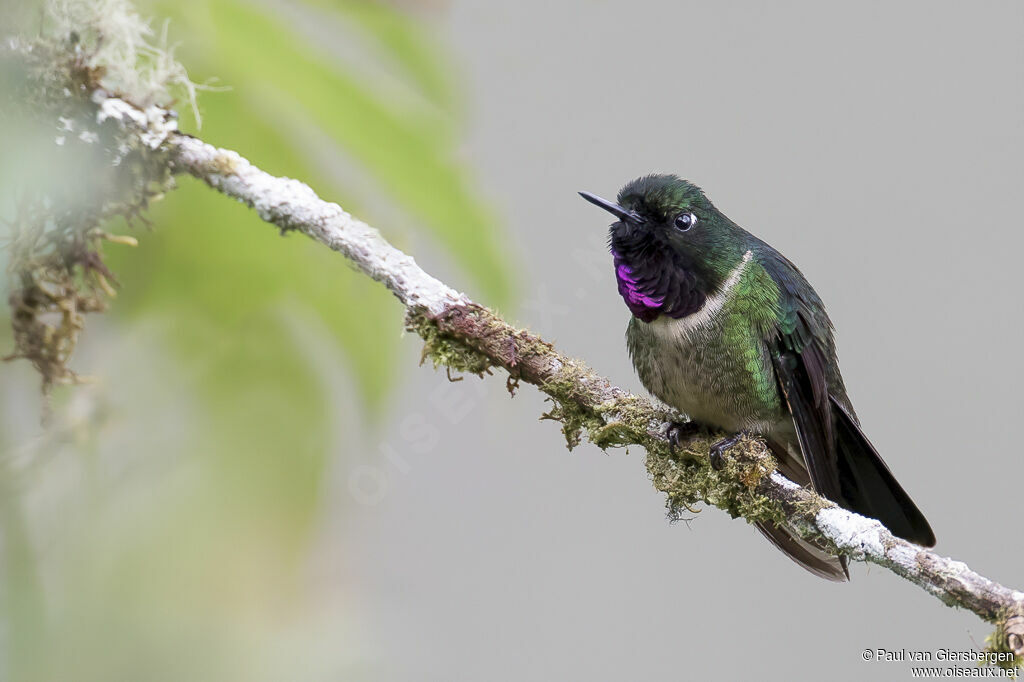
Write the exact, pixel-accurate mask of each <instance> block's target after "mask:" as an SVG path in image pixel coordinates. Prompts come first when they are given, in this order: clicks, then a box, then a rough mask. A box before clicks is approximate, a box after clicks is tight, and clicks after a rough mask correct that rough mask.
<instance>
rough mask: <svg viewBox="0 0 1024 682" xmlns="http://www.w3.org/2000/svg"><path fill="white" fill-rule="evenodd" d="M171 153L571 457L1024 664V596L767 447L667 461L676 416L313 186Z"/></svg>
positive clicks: (217, 158)
mask: <svg viewBox="0 0 1024 682" xmlns="http://www.w3.org/2000/svg"><path fill="white" fill-rule="evenodd" d="M168 146H169V148H170V149H171V150H172V158H173V161H172V167H173V169H174V170H175V171H177V172H187V173H190V174H192V175H194V176H195V177H197V178H199V179H201V180H203V181H205V182H206V183H207V184H208V185H210V187H212V188H214V189H216V190H218V191H220V192H223V193H224V194H226V195H228V196H231V197H233V198H235V199H237V200H239V201H242V202H244V203H246V204H248V205H249V206H252V207H253V208H255V209H256V210H257V211H258V212H259V214H260V217H261V218H263V219H264V220H266V221H268V222H271V223H273V224H275V225H277V226H278V227H279V228H280V229H281V230H283V231H293V230H294V231H298V232H302V233H304V234H306V235H307V236H309V237H311V238H313V239H315V240H317V241H318V242H320V243H322V244H324V245H325V246H327V247H329V248H331V249H333V250H335V251H339V252H341V253H343V254H344V255H345V256H347V257H348V258H349V259H351V260H352V261H353V262H354V263H355V264H356V266H357V267H359V268H360V269H361V270H362V271H363V272H365V273H366V274H367V275H369V276H370V277H372V278H374V279H375V280H377V281H379V282H381V283H382V284H384V285H385V286H387V287H388V289H390V290H391V291H392V293H394V294H395V296H396V297H397V298H398V299H399V300H400V301H401V302H402V303H403V305H405V307H406V328H407V329H408V330H409V331H412V332H415V333H416V334H417V335H419V336H420V337H421V338H422V339H423V341H424V348H423V359H424V360H430V361H431V362H432V363H433V364H434V365H435V366H436V367H440V366H444V367H447V368H449V369H453V370H457V371H461V372H470V373H473V374H478V375H483V374H484V373H490V371H491V369H492V368H498V369H501V370H504V371H505V372H507V373H508V379H507V381H506V385H507V386H508V388H509V390H510V391H513V390H514V389H515V387H516V386H518V385H519V384H520V383H524V382H525V383H527V384H531V385H533V386H536V387H537V388H538V389H539V390H541V391H542V392H543V393H544V394H546V395H547V396H548V398H550V399H551V401H552V403H553V408H552V409H551V410H550V411H549V412H548V413H547V414H545V415H543V416H544V417H545V418H548V419H553V420H556V421H558V422H560V423H561V425H562V432H563V433H564V435H565V439H566V442H567V444H568V446H569V447H570V448H572V447H574V446H576V445H577V444H579V443H580V441H581V439H582V437H583V436H584V435H586V437H587V439H588V440H590V441H591V442H592V443H594V444H595V445H597V446H598V447H600V448H602V449H605V448H609V447H624V446H628V445H639V446H642V447H644V448H645V449H646V450H647V458H646V463H647V470H648V472H649V474H650V476H651V478H652V480H653V483H654V486H655V488H657V489H658V490H660V491H662V492H664V493H665V494H666V496H667V498H668V506H669V509H670V512H672V513H678V512H679V510H683V509H687V508H689V507H691V506H692V505H695V504H698V503H702V502H703V503H707V504H712V505H714V506H716V507H718V508H720V509H723V510H725V511H726V512H728V513H729V514H730V515H732V516H733V517H737V516H742V517H743V518H745V519H747V520H748V521H751V522H753V521H764V520H770V521H774V522H776V523H784V524H786V525H788V526H790V527H791V528H793V529H794V530H795V531H796V532H797V533H798V534H799V535H800V536H801V537H803V538H805V539H807V540H810V541H812V542H816V543H819V544H820V545H822V546H823V547H825V548H827V549H828V551H830V552H832V553H833V554H836V555H838V554H845V555H846V556H848V557H850V558H852V559H859V560H863V561H869V562H872V563H875V564H878V565H880V566H884V567H885V568H887V569H889V570H891V571H893V572H894V573H896V574H897V575H900V576H903V577H904V578H906V579H907V580H910V581H911V582H913V583H915V584H917V585H919V586H921V587H923V588H924V589H925V590H927V591H928V592H930V593H932V594H934V595H935V596H937V597H939V598H940V599H941V600H942V601H943V602H944V603H946V604H948V605H950V606H957V607H961V608H966V609H969V610H971V611H973V612H974V613H976V614H978V615H979V616H981V617H982V618H984V619H985V620H987V621H990V622H993V623H995V624H996V625H997V632H996V635H995V636H994V637H993V638H991V639H992V643H993V646H994V647H1001V650H1002V651H1012V653H1013V654H1015V655H1016V656H1018V657H1019V656H1021V655H1022V654H1024V647H1022V645H1021V637H1020V636H1019V635H1014V634H1013V633H1014V632H1016V629H1015V628H1017V627H1019V625H1017V624H1018V623H1019V621H1020V620H1021V619H1022V618H1024V592H1020V591H1017V590H1012V589H1010V588H1007V587H1004V586H1002V585H1000V584H998V583H995V582H993V581H991V580H989V579H987V578H985V577H983V576H981V575H979V574H977V573H975V572H974V571H972V570H970V569H969V568H968V567H967V565H966V564H964V563H962V562H958V561H953V560H952V559H948V558H944V557H940V556H938V555H937V554H935V553H933V552H930V551H928V550H926V549H924V548H922V547H919V546H917V545H914V544H911V543H909V542H906V541H904V540H901V539H899V538H896V537H894V536H893V535H892V534H891V533H890V532H889V531H888V530H886V529H885V527H883V526H882V524H880V523H879V522H878V521H875V520H873V519H867V518H864V517H862V516H859V515H857V514H854V513H852V512H849V511H846V510H845V509H841V508H839V507H837V506H836V505H835V504H833V503H832V502H830V501H829V500H826V499H825V498H823V497H821V496H819V495H817V494H815V493H814V492H813V491H811V490H807V489H804V488H802V487H800V486H797V485H796V484H794V483H792V482H791V481H788V480H787V479H786V478H784V477H783V476H782V475H781V474H779V473H778V472H777V471H775V462H774V461H773V460H772V457H771V455H770V454H769V452H768V449H767V447H766V446H765V444H764V443H763V442H762V441H761V440H759V439H746V440H744V441H741V443H740V444H739V446H738V447H736V448H734V449H733V450H731V451H730V457H729V458H728V461H727V465H726V466H725V467H724V468H723V469H722V470H720V471H716V470H714V469H713V468H712V467H711V466H710V464H709V461H708V456H707V455H708V436H709V435H712V434H704V435H698V436H695V437H693V438H692V439H691V440H689V441H688V442H686V443H684V444H682V445H681V446H680V447H678V448H677V449H676V450H675V451H674V452H671V451H670V448H669V443H668V439H667V437H666V430H667V427H668V425H669V424H670V423H671V422H672V421H673V420H674V419H677V418H678V417H677V415H674V414H673V413H671V412H670V411H668V410H666V409H665V408H662V407H658V406H655V405H653V404H652V403H651V402H650V401H648V400H647V399H645V398H642V397H640V396H636V395H633V394H631V393H628V392H627V391H624V390H622V389H620V388H617V387H616V386H614V385H612V384H611V382H609V381H608V380H607V379H606V378H604V377H602V376H600V375H599V374H597V373H596V372H595V371H594V370H593V369H591V368H590V367H588V366H587V365H586V364H585V363H583V362H582V361H580V360H576V359H574V358H570V357H567V356H565V355H562V354H561V353H559V352H558V351H557V350H556V349H555V347H554V346H553V345H552V344H550V343H548V342H547V341H545V340H543V339H541V338H540V337H538V336H536V335H534V334H532V333H530V332H529V331H526V330H523V329H518V328H516V327H514V326H512V325H510V324H508V323H507V322H505V320H503V319H502V318H501V317H500V316H498V315H497V314H496V313H494V312H493V311H491V310H489V309H487V308H485V307H483V306H480V305H478V304H476V303H473V302H472V301H471V300H470V299H468V298H467V297H466V296H465V295H464V294H461V293H459V292H456V291H455V290H453V289H451V288H449V287H447V286H446V285H444V284H443V283H441V282H440V281H438V280H437V279H435V278H434V277H431V276H430V275H428V274H427V273H426V272H424V271H423V270H422V269H420V268H419V266H417V265H416V263H415V261H413V260H412V258H410V257H409V256H407V255H406V254H404V253H402V252H401V251H398V250H397V249H395V248H394V247H393V246H391V245H390V244H389V243H388V242H387V241H385V240H384V238H383V237H381V235H380V233H379V232H377V231H376V230H374V229H373V228H371V227H369V226H368V225H366V224H365V223H363V222H361V221H359V220H357V219H355V218H353V217H352V216H350V215H349V214H347V213H346V212H345V211H343V210H342V209H341V207H339V206H338V205H337V204H333V203H328V202H325V201H323V200H322V199H320V198H319V197H317V196H316V194H315V193H314V192H313V191H312V190H311V189H310V188H309V187H307V186H306V185H304V184H302V183H300V182H298V181H296V180H291V179H287V178H276V177H273V176H271V175H269V174H267V173H265V172H263V171H261V170H260V169H258V168H256V167H254V166H252V165H251V164H250V163H249V162H248V161H246V160H245V159H243V158H242V157H240V156H239V155H238V154H237V153H235V152H232V151H227V150H223V149H217V148H215V147H212V146H211V145H208V144H206V143H204V142H202V141H200V140H197V139H195V138H191V137H187V136H183V135H174V136H172V137H171V138H170V139H168Z"/></svg>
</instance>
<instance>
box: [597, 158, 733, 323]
mask: <svg viewBox="0 0 1024 682" xmlns="http://www.w3.org/2000/svg"><path fill="white" fill-rule="evenodd" d="M580 196H582V197H583V198H584V199H586V200H587V201H589V202H590V203H592V204H595V205H597V206H600V207H601V208H603V209H604V210H606V211H608V212H609V213H611V214H612V215H614V216H615V217H616V219H617V220H616V221H615V222H614V223H612V225H611V227H610V229H609V239H608V242H609V246H610V248H611V252H612V257H613V258H614V260H615V276H616V279H617V281H618V286H619V293H620V294H622V297H623V299H624V300H625V301H626V305H627V306H628V307H629V309H630V310H631V311H632V312H633V314H634V315H636V316H637V317H638V318H640V319H641V320H644V321H645V322H649V321H651V320H653V319H655V318H656V317H658V316H659V315H661V314H665V315H669V316H671V317H676V318H679V317H685V316H686V315H689V314H691V313H693V312H696V311H697V310H699V309H700V308H701V306H702V305H703V304H704V301H705V299H706V297H707V296H708V295H709V294H710V293H711V292H713V291H715V290H716V289H717V288H718V287H719V286H720V285H721V284H722V282H724V281H725V279H726V278H727V277H728V274H729V272H730V271H731V270H732V268H733V267H735V265H736V263H738V262H739V261H740V260H741V259H742V257H743V251H744V248H743V246H744V244H743V239H744V236H746V233H745V232H744V231H743V230H742V229H740V228H739V227H738V226H736V225H735V224H734V223H733V222H732V221H730V220H729V219H728V218H726V217H725V216H724V215H723V214H722V213H721V212H720V211H719V210H718V209H716V208H715V207H714V205H713V204H712V203H711V202H710V201H709V200H708V198H707V197H706V196H705V195H704V192H703V191H702V190H701V189H700V188H699V187H697V186H696V185H693V184H691V183H689V182H687V181H686V180H682V179H681V178H679V177H677V176H675V175H647V176H644V177H642V178H638V179H636V180H633V181H632V182H630V183H629V184H627V185H626V186H625V187H623V188H622V190H620V191H619V195H618V198H617V199H616V201H608V200H607V199H602V198H601V197H599V196H597V195H594V194H590V193H588V192H580Z"/></svg>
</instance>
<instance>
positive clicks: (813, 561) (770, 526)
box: [757, 522, 850, 582]
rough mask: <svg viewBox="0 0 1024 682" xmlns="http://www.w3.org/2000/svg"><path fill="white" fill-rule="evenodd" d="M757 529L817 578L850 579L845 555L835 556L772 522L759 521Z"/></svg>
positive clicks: (837, 580) (838, 580) (839, 580)
mask: <svg viewBox="0 0 1024 682" xmlns="http://www.w3.org/2000/svg"><path fill="white" fill-rule="evenodd" d="M757 529H758V530H759V531H761V533H762V534H763V535H764V536H765V537H766V538H768V539H769V540H770V541H771V543H772V544H773V545H775V546H776V547H778V548H779V549H780V550H781V551H782V552H783V553H784V554H785V555H786V556H788V557H789V558H790V559H792V560H793V561H795V562H796V563H798V564H800V566H801V567H802V568H805V569H807V570H808V571H810V572H811V573H813V574H814V575H816V576H818V577H819V578H825V579H826V580H833V581H835V582H844V581H847V580H849V579H850V572H849V571H848V570H847V569H846V558H845V557H842V558H836V557H834V556H832V555H831V554H828V553H827V552H824V551H823V550H820V549H818V548H817V547H815V546H814V545H812V544H811V543H809V542H807V541H805V540H803V539H801V538H798V537H796V536H794V535H792V534H790V532H789V531H788V530H786V529H785V528H783V527H781V526H777V525H775V524H774V523H770V522H769V523H766V522H759V523H758V524H757Z"/></svg>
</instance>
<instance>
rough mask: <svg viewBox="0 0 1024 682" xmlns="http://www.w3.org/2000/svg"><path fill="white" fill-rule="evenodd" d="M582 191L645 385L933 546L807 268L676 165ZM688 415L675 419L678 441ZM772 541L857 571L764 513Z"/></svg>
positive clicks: (784, 468) (720, 447) (814, 567)
mask: <svg viewBox="0 0 1024 682" xmlns="http://www.w3.org/2000/svg"><path fill="white" fill-rule="evenodd" d="M580 196H582V197H583V198H584V199H586V200H587V201H589V202H590V203H592V204H595V205H597V206H599V207H601V208H603V209H604V210H606V211H608V212H609V213H611V214H612V215H613V216H615V219H616V220H615V222H614V223H612V225H611V227H610V228H609V239H608V242H609V247H610V250H611V256H612V260H613V263H614V266H615V279H616V282H617V284H618V290H619V295H621V296H622V299H623V300H624V301H625V303H626V307H627V308H629V311H630V312H631V313H632V316H631V318H630V320H629V323H628V325H627V327H626V345H627V349H628V351H629V355H630V358H631V359H632V361H633V367H634V368H635V369H636V372H637V375H638V377H639V378H640V381H641V383H642V384H643V385H644V388H646V389H647V390H648V391H649V392H650V393H652V394H653V395H654V396H656V397H657V398H658V399H659V400H661V401H662V402H664V403H666V404H668V405H670V406H671V407H674V408H675V409H677V410H678V411H680V412H682V413H683V414H685V415H686V416H687V417H688V418H689V419H690V422H688V425H689V426H690V427H691V428H692V427H700V426H703V427H708V428H712V429H720V430H723V431H725V432H726V433H727V434H730V435H729V437H727V438H725V439H724V440H721V441H719V442H717V443H714V444H713V445H712V446H711V448H710V456H711V462H712V465H714V466H716V467H720V466H721V463H722V457H723V455H724V454H725V453H726V451H727V450H728V449H729V448H730V447H732V446H733V445H735V444H736V443H737V442H738V440H739V439H740V438H741V437H743V436H744V435H759V436H761V437H763V438H764V439H765V441H766V442H767V443H768V446H769V448H770V449H771V451H772V453H773V454H774V455H775V458H776V460H777V462H778V468H779V471H780V472H781V473H782V474H783V475H785V476H786V477H788V478H789V479H790V480H792V481H794V482H795V483H797V484H799V485H803V486H807V485H810V486H811V487H812V488H813V489H814V490H815V491H817V492H818V493H819V494H821V495H823V496H825V497H827V498H828V499H830V500H832V501H833V502H835V503H837V504H839V505H840V506H842V507H844V508H846V509H848V510H850V511H853V512H857V513H858V514H862V515H864V516H869V517H872V518H875V519H878V520H879V521H881V522H882V523H883V524H884V525H885V526H886V527H887V528H888V529H889V530H890V531H891V532H892V533H893V534H894V535H896V536H899V537H901V538H903V539H905V540H908V541H910V542H914V543H917V544H919V545H923V546H925V547H931V546H933V545H934V544H935V535H934V533H932V529H931V527H930V526H929V525H928V521H927V520H925V517H924V515H923V514H922V513H921V511H920V510H919V509H918V508H917V506H916V505H915V504H914V502H913V501H912V500H911V499H910V496H909V495H907V493H906V492H904V490H903V488H902V487H900V484H899V483H898V482H897V481H896V479H895V477H894V476H893V475H892V473H891V472H890V471H889V468H888V467H887V466H886V464H885V462H883V461H882V458H881V457H880V456H879V454H878V452H877V451H876V450H875V448H874V447H873V446H872V445H871V442H870V441H869V440H868V439H867V437H866V436H865V435H864V432H863V431H862V430H861V426H860V421H859V420H858V419H857V414H856V412H854V409H853V405H852V404H851V402H850V399H849V397H848V396H847V394H846V388H845V386H844V384H843V377H842V375H841V374H840V373H839V364H838V361H837V358H836V345H835V340H834V338H833V327H832V322H831V321H830V320H829V317H828V314H827V313H826V311H825V306H824V304H823V303H822V301H821V298H819V296H818V294H817V293H816V292H815V291H814V289H813V288H812V287H811V285H810V284H809V283H808V282H807V280H806V279H805V278H804V276H803V274H801V272H800V271H799V270H798V269H797V268H796V266H795V265H793V263H791V262H790V261H789V260H787V259H786V257H785V256H783V255H782V254H781V253H779V252H778V251H776V250H775V249H773V248H772V247H771V246H769V245H768V244H766V243H765V242H763V241H761V240H760V239H758V238H757V237H755V236H754V235H752V234H750V233H749V232H747V231H746V230H744V229H743V228H741V227H740V226H739V225H737V224H736V223H734V222H733V221H731V220H730V219H729V218H727V217H726V216H725V215H724V214H723V213H722V212H721V211H719V210H718V209H717V208H715V206H714V204H712V203H711V201H710V200H709V199H708V198H707V196H706V195H705V194H704V192H703V190H701V189H700V188H699V187H697V186H696V185H694V184H692V183H690V182H688V181H686V180H682V179H680V178H679V177H678V176H675V175H648V176H645V177H641V178H638V179H636V180H633V181H632V182H630V183H628V184H627V185H626V186H625V187H623V188H622V190H621V191H620V192H619V194H618V197H617V199H616V201H614V202H613V201H608V200H606V199H602V198H601V197H599V196H597V195H594V194H590V193H588V192H580ZM686 430H687V428H686V425H682V426H679V425H675V426H674V428H673V429H671V430H670V433H669V437H670V440H675V441H676V442H678V439H679V437H680V433H681V431H686ZM757 527H758V529H759V530H760V531H761V533H763V534H764V535H765V536H766V537H767V538H768V539H769V540H770V541H771V542H772V543H773V544H774V545H775V546H776V547H778V548H779V549H780V550H782V551H783V552H784V553H785V554H786V555H788V556H789V557H790V558H792V559H793V560H794V561H796V562H797V563H798V564H800V565H801V566H802V567H804V568H805V569H807V570H808V571H810V572H811V573H814V574H815V575H818V576H820V577H822V578H827V579H829V580H834V581H844V580H849V578H850V574H849V570H848V568H847V563H846V558H845V557H833V556H831V555H830V554H828V553H827V552H825V551H824V550H823V549H822V548H820V547H818V546H816V545H814V544H812V543H810V542H807V541H805V540H803V539H802V538H800V537H798V536H797V535H796V534H794V533H792V532H791V531H790V530H788V529H787V528H785V527H783V526H780V525H777V524H774V523H770V522H759V523H758V524H757Z"/></svg>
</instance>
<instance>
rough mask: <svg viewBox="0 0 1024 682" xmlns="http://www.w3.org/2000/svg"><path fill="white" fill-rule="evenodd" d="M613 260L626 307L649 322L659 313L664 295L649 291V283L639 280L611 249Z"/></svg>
mask: <svg viewBox="0 0 1024 682" xmlns="http://www.w3.org/2000/svg"><path fill="white" fill-rule="evenodd" d="M612 257H613V258H614V260H615V280H616V282H617V283H618V286H619V295H620V296H622V300H623V301H625V302H626V307H627V308H629V311H630V312H631V313H633V314H634V315H635V316H636V317H638V318H640V319H641V320H643V321H644V322H650V321H651V320H653V319H654V318H656V317H658V315H660V314H661V309H662V307H663V306H664V304H665V297H664V296H658V295H656V294H654V293H653V292H651V291H650V289H649V288H648V286H649V284H647V283H646V282H642V281H639V280H638V279H637V277H636V275H635V274H634V273H633V268H631V267H629V265H628V264H626V263H624V262H623V261H622V258H621V257H620V256H619V254H617V253H615V252H614V251H612Z"/></svg>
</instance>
